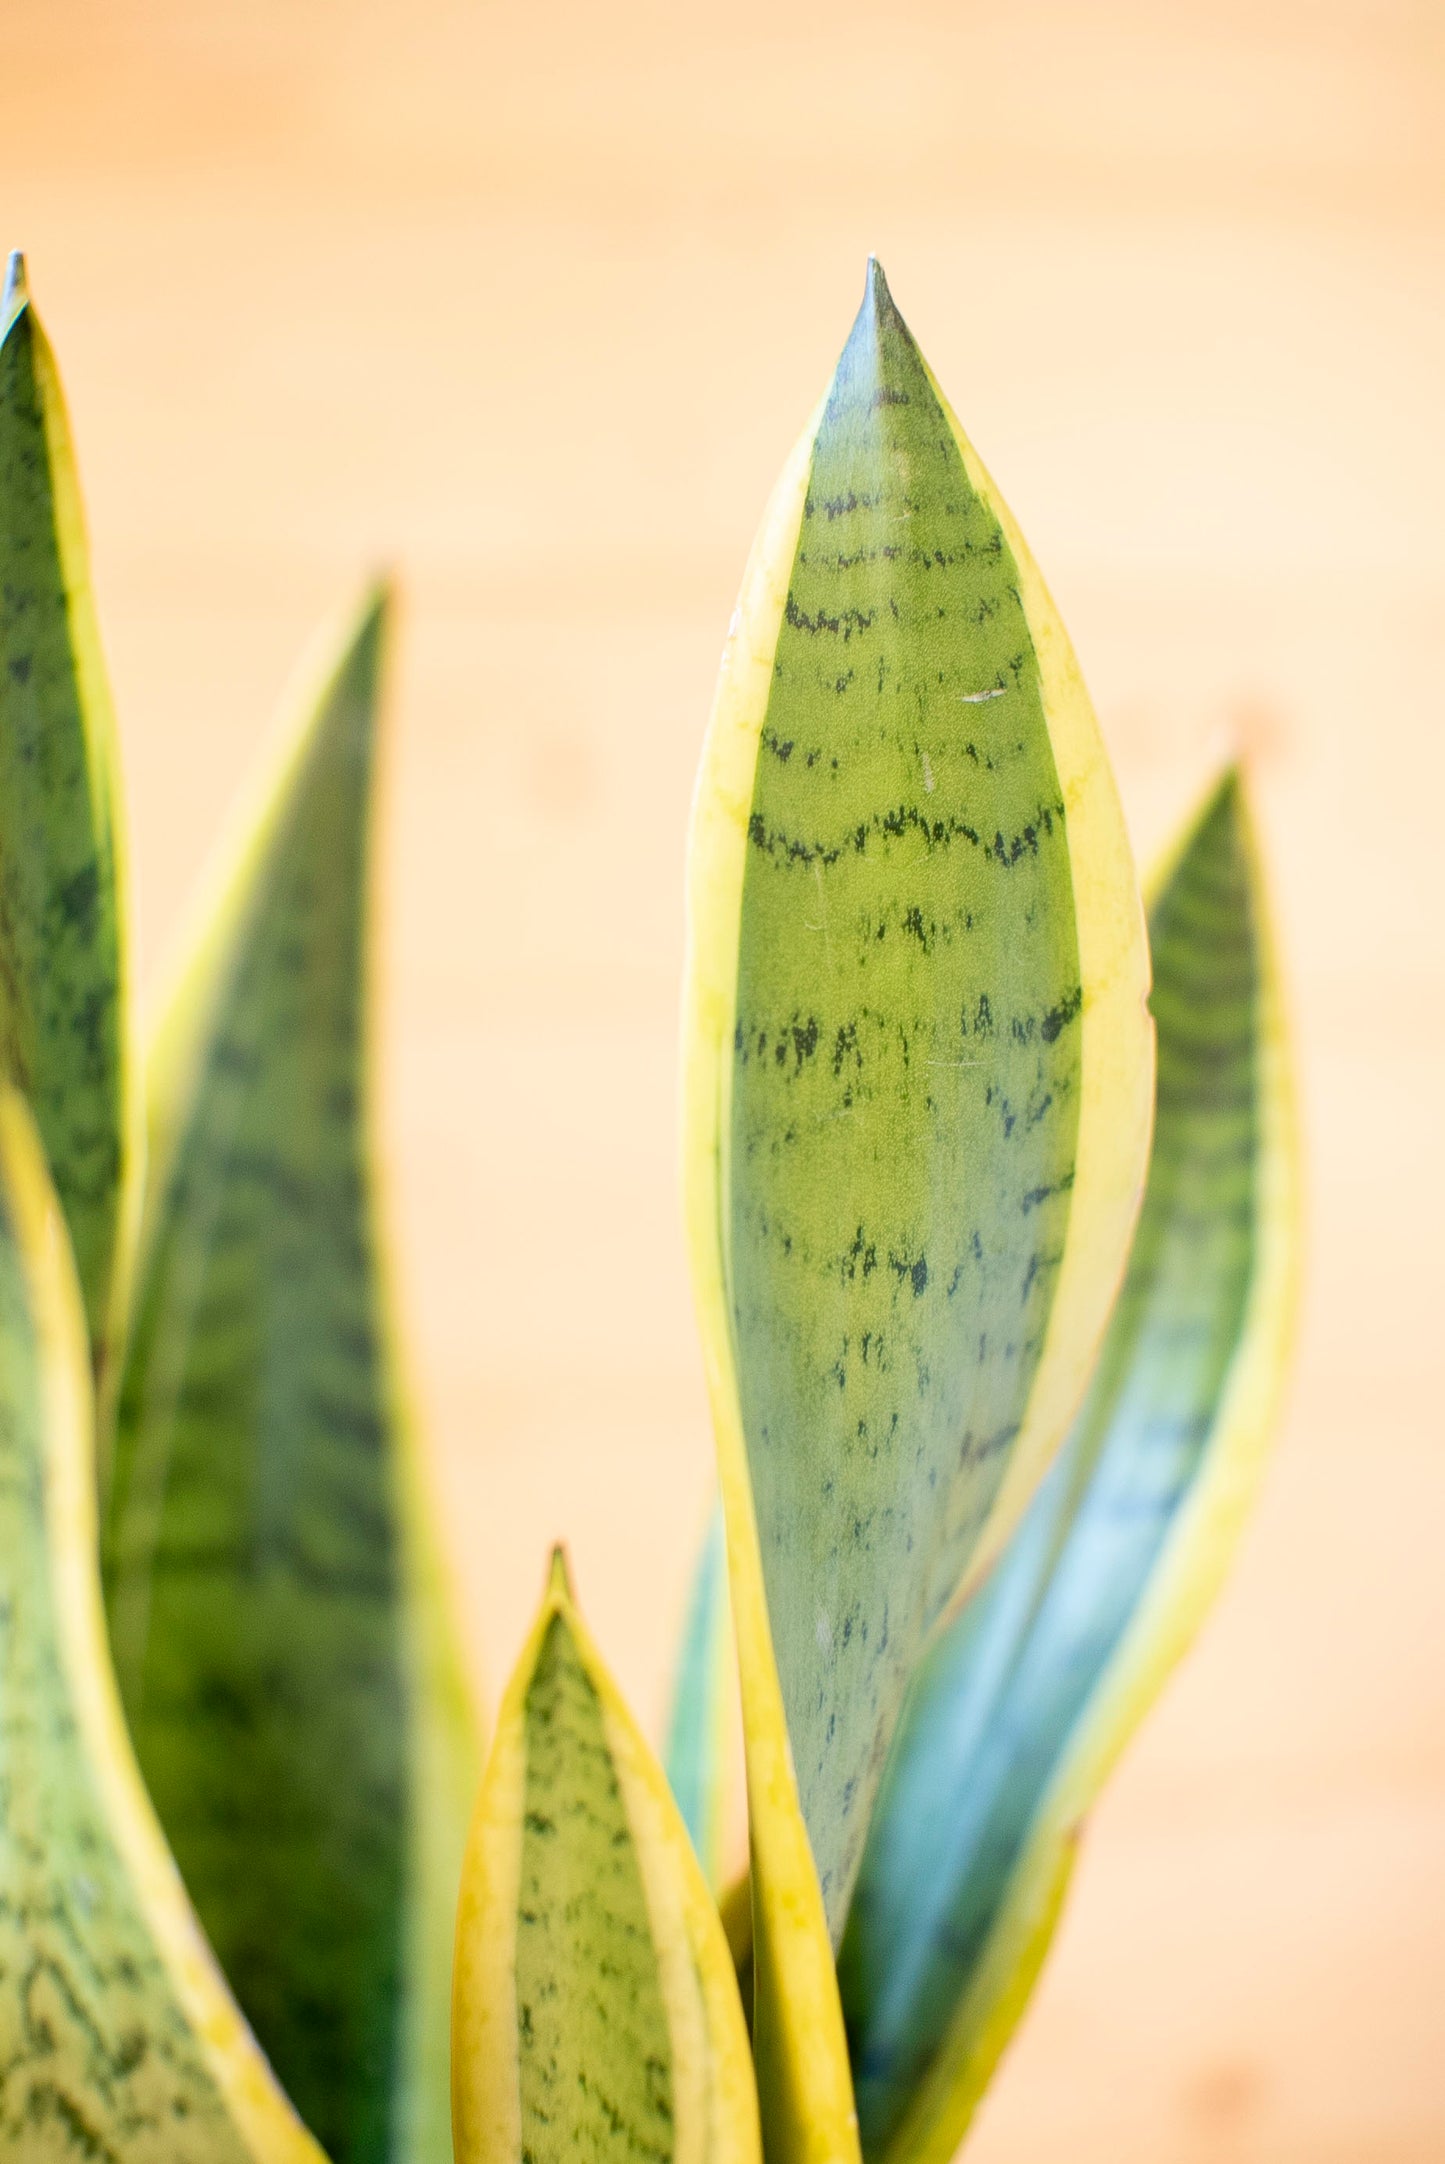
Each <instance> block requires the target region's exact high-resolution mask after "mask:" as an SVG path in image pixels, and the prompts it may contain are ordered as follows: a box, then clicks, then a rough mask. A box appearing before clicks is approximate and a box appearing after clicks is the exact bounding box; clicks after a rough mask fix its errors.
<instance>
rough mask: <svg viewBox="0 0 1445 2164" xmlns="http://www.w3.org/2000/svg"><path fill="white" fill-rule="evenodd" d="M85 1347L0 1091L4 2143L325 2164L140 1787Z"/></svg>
mask: <svg viewBox="0 0 1445 2164" xmlns="http://www.w3.org/2000/svg"><path fill="white" fill-rule="evenodd" d="M92 1427H93V1420H92V1403H91V1391H90V1376H89V1359H88V1351H87V1343H86V1337H85V1329H84V1320H83V1315H82V1310H81V1306H80V1299H79V1290H78V1286H77V1284H76V1280H75V1274H74V1268H73V1264H72V1261H71V1256H70V1251H69V1243H68V1241H67V1238H66V1234H65V1230H64V1226H63V1223H62V1220H61V1216H60V1212H59V1206H58V1204H57V1202H56V1199H55V1196H54V1192H53V1190H52V1188H51V1186H50V1183H49V1179H48V1176H47V1173H46V1170H45V1166H44V1161H43V1158H42V1155H41V1150H40V1145H39V1142H38V1140H37V1137H36V1133H35V1129H34V1127H33V1125H32V1123H31V1120H30V1117H29V1115H28V1113H27V1112H26V1110H25V1108H24V1106H23V1105H22V1103H21V1101H20V1099H19V1097H18V1096H16V1095H15V1094H14V1093H13V1092H12V1091H10V1090H9V1089H6V1090H4V1092H3V1094H0V1617H3V1627H0V1755H3V1766H4V1782H3V1800H4V1809H3V1811H0V2049H3V2069H4V2071H3V2079H0V2157H3V2158H6V2159H11V2158H13V2159H15V2160H16V2164H22V2160H23V2164H68V2160H70V2159H73V2158H77V2157H89V2158H96V2159H104V2160H115V2164H324V2160H323V2159H322V2157H321V2153H320V2151H319V2150H318V2149H317V2148H316V2145H315V2143H314V2142H313V2141H312V2140H311V2138H310V2136H309V2135H308V2134H307V2133H306V2132H305V2130H304V2129H303V2128H302V2126H301V2125H300V2123H299V2121H298V2120H297V2119H296V2117H295V2115H294V2113H293V2112H292V2110H291V2108H290V2106H289V2104H288V2103H287V2101H286V2099H285V2098H284V2096H282V2094H281V2092H280V2091H279V2089H278V2088H277V2087H276V2084H275V2082H274V2080H273V2079H272V2076H271V2073H270V2070H269V2068H268V2067H267V2065H266V2063H265V2060H264V2059H263V2058H262V2056H261V2054H260V2052H259V2051H258V2050H257V2048H256V2045H255V2042H254V2040H253V2039H252V2037H251V2035H250V2033H249V2031H248V2030H247V2028H246V2026H245V2024H244V2022H243V2021H242V2020H241V2017H240V2015H239V2014H238V2012H237V2010H236V2007H235V2005H234V2003H233V2002H232V2000H231V1998H230V1995H229V1993H228V1992H227V1990H226V1986H225V1984H224V1982H223V1980H222V1978H221V1976H220V1973H219V1971H218V1970H217V1968H216V1966H215V1963H214V1961H213V1959H212V1957H211V1954H210V1950H209V1949H208V1947H207V1946H206V1943H205V1941H204V1939H203V1938H202V1936H201V1933H200V1931H199V1929H198V1927H197V1924H196V1920H195V1917H194V1915H193V1914H192V1912H191V1910H190V1908H189V1905H188V1903H187V1901H186V1897H185V1893H184V1891H183V1889H182V1886H181V1883H180V1880H179V1878H178V1876H177V1874H176V1871H175V1867H174V1865H173V1863H172V1862H171V1859H170V1857H169V1855H168V1854H167V1851H166V1848H165V1844H164V1841H163V1839H162V1837H161V1833H160V1829H159V1827H158V1826H157V1824H156V1821H155V1817H154V1814H153V1812H152V1810H151V1807H150V1804H149V1802H148V1799H147V1797H146V1794H145V1790H144V1788H143V1786H142V1784H141V1780H140V1775H139V1773H138V1771H137V1769H136V1765H135V1760H134V1757H133V1755H132V1752H131V1747H130V1742H129V1738H128V1737H127V1735H126V1730H125V1723H124V1721H123V1719H122V1716H121V1711H120V1705H119V1702H118V1700H117V1697H116V1691H115V1681H114V1677H113V1674H112V1671H111V1667H110V1659H109V1654H108V1652H107V1648H106V1642H105V1628H104V1622H103V1617H102V1611H101V1599H100V1585H99V1579H98V1575H97V1570H96V1524H95V1500H94V1483H95V1466H94V1451H93V1440H92Z"/></svg>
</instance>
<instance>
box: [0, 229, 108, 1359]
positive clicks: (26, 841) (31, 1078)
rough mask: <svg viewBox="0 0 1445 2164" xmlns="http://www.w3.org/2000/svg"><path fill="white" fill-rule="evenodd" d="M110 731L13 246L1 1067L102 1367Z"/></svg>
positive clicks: (3, 457) (77, 537) (5, 477)
mask: <svg viewBox="0 0 1445 2164" xmlns="http://www.w3.org/2000/svg"><path fill="white" fill-rule="evenodd" d="M114 736H115V725H114V720H113V717H112V713H111V704H110V691H109V687H108V685H107V681H106V672H105V663H104V659H103V657H102V654H101V649H100V635H99V631H98V629H97V626H96V620H95V608H94V604H93V602H92V599H91V591H90V569H89V563H88V560H87V553H86V543H85V527H84V521H83V518H82V514H81V507H80V494H79V490H78V488H77V485H76V478H75V466H74V461H73V458H72V456H71V448H70V429H69V424H68V422H67V420H66V414H65V401H64V399H63V397H62V396H61V390H60V378H59V376H58V375H57V373H56V368H55V359H54V356H53V355H52V353H51V350H50V345H49V341H48V340H47V338H46V336H45V333H44V331H43V330H42V329H41V328H40V324H39V322H38V320H37V318H36V314H35V310H34V308H33V307H32V306H31V303H30V300H29V296H28V293H27V290H26V284H25V267H24V263H23V261H22V259H21V258H20V256H18V255H13V256H12V257H11V258H10V268H9V275H8V278H7V281H6V287H5V294H4V299H3V302H0V1070H3V1071H4V1072H5V1073H6V1074H8V1075H9V1077H10V1078H11V1080H12V1081H13V1082H14V1083H15V1084H16V1085H17V1086H18V1087H19V1088H20V1089H21V1090H23V1092H24V1093H25V1096H26V1097H27V1098H28V1100H29V1102H30V1105H31V1107H32V1109H33V1111H34V1113H35V1118H36V1121H37V1123H38V1124H39V1128H40V1134H41V1139H42V1141H43V1142H44V1144H45V1150H46V1155H47V1157H48V1158H49V1160H50V1164H51V1167H52V1170H53V1172H54V1176H55V1184H56V1188H57V1190H58V1192H59V1195H60V1201H61V1205H62V1207H63V1209H64V1211H65V1217H66V1222H67V1224H68V1225H69V1227H70V1235H71V1239H72V1242H73V1243H74V1248H75V1257H76V1266H77V1269H78V1271H79V1274H80V1288H81V1296H82V1299H83V1301H84V1303H85V1313H86V1319H87V1323H88V1326H89V1334H90V1343H91V1352H92V1358H93V1360H94V1363H95V1368H96V1372H97V1374H99V1373H101V1371H102V1370H103V1369H104V1367H105V1363H106V1352H107V1347H108V1345H109V1343H110V1341H111V1338H112V1336H113V1335H114V1332H115V1329H116V1327H117V1324H118V1315H117V1309H118V1306H119V1303H120V1300H121V1297H122V1292H123V1286H122V1282H121V1280H122V1275H123V1269H122V1265H123V1261H124V1257H125V1254H126V1251H127V1247H128V1241H129V1234H130V1233H131V1231H132V1230H133V1227H132V1225H131V1223H130V1217H131V1214H132V1212H131V1204H132V1202H133V1201H134V1199H136V1197H137V1194H138V1188H137V1174H138V1148H137V1144H138V1140H139V1138H138V1136H137V1135H136V1134H135V1133H134V1121H133V1117H132V1098H133V1091H132V1087H131V1066H132V1062H131V1059H130V1056H129V1038H128V1034H127V1017H126V997H125V992H126V978H127V953H126V927H125V920H124V911H123V907H122V895H121V861H120V860H121V844H120V802H119V793H118V789H117V784H116V778H115V742H114Z"/></svg>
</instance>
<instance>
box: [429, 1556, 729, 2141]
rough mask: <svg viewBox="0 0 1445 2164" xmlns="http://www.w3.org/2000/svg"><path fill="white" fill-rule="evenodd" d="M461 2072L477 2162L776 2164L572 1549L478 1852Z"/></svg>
mask: <svg viewBox="0 0 1445 2164" xmlns="http://www.w3.org/2000/svg"><path fill="white" fill-rule="evenodd" d="M452 2061H453V2108H454V2121H455V2127H456V2146H457V2160H458V2164H522V2160H524V2159H525V2160H526V2164H604V2160H609V2159H617V2160H618V2164H624V2160H625V2164H635V2160H637V2159H639V2158H641V2159H644V2160H646V2159H651V2160H653V2164H666V2160H668V2159H676V2160H677V2164H704V2160H711V2164H759V2159H760V2156H761V2150H760V2146H759V2136H758V2111H757V2095H756V2090H755V2088H754V2084H753V2075H752V2063H751V2059H750V2056H749V2052H748V2040H747V2031H746V2028H745V2026H744V2023H743V2015H742V2006H741V2004H740V2002H739V1999H738V1990H737V1983H736V1980H735V1978H734V1975H733V1968H732V1960H731V1957H730V1955H729V1953H728V1949H727V1941H726V1939H725V1938H724V1936H723V1930H722V1925H721V1923H720V1921H719V1919H718V1914H717V1911H716V1909H715V1908H714V1906H713V1903H712V1899H711V1896H710V1895H709V1893H708V1889H707V1886H706V1883H705V1881H704V1879H703V1876H702V1872H701V1870H700V1868H699V1865H698V1862H697V1858H696V1856H695V1854H694V1852H693V1849H692V1845H691V1842H690V1839H689V1837H688V1832H687V1829H686V1827H685V1826H684V1824H683V1822H682V1819H681V1818H680V1816H679V1814H678V1811H677V1807H676V1804H675V1803H674V1801H673V1799H672V1796H671V1794H670V1792H669V1790H668V1786H667V1781H666V1778H665V1776H664V1774H663V1772H662V1769H661V1767H660V1766H659V1765H658V1763H657V1761H656V1760H655V1758H654V1757H653V1755H652V1753H651V1751H650V1750H649V1749H648V1746H647V1744H646V1742H645V1741H644V1740H643V1737H642V1735H641V1734H640V1732H639V1730H638V1729H637V1727H636V1725H635V1723H634V1722H633V1721H632V1719H631V1717H630V1715H629V1714H628V1712H627V1708H626V1706H625V1705H624V1704H623V1701H622V1699H621V1697H620V1696H619V1694H618V1692H617V1690H616V1687H615V1685H614V1684H613V1682H612V1680H611V1678H610V1676H609V1675H608V1673H607V1671H606V1669H605V1668H604V1666H603V1664H602V1661H601V1658H600V1656H599V1655H598V1653H597V1651H596V1648H595V1647H594V1646H593V1644H592V1641H591V1639H590V1637H589V1636H588V1634H587V1632H586V1630H585V1629H584V1627H583V1625H582V1622H581V1620H580V1618H579V1616H578V1614H577V1611H576V1608H575V1607H574V1605H573V1601H572V1596H571V1590H570V1588H569V1586H568V1583H567V1577H566V1569H565V1565H564V1563H563V1561H562V1558H561V1553H560V1551H558V1554H557V1555H556V1557H555V1558H554V1561H553V1568H552V1577H551V1583H550V1584H549V1586H548V1590H547V1596H546V1599H545V1601H544V1602H543V1606H542V1612H541V1615H540V1617H539V1618H538V1621H537V1625H536V1628H535V1629H534V1630H533V1632H532V1635H531V1638H530V1639H529V1641H528V1644H527V1646H526V1649H525V1651H524V1652H523V1655H522V1658H521V1660H520V1662H519V1663H518V1667H517V1671H516V1674H515V1675H514V1677H513V1679H512V1682H511V1684H510V1686H509V1688H508V1691H507V1695H506V1697H505V1699H504V1701H503V1704H502V1709H501V1712H500V1714H499V1716H498V1721H497V1731H496V1736H495V1739H494V1742H493V1745H492V1755H491V1758H490V1761H489V1763H488V1767H487V1773H486V1777H485V1779H484V1781H483V1784H482V1792H481V1796H480V1799H479V1801H478V1804H477V1810H476V1816H475V1818H474V1820H473V1825H472V1833H471V1838H470V1841H469V1843H468V1848H467V1861H466V1868H465V1872H464V1875H463V1881H462V1898H461V1903H460V1906H459V1909H458V1915H457V1947H456V1982H455V1996H454V2001H453V2026H452Z"/></svg>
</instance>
